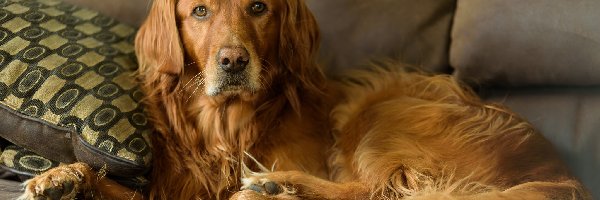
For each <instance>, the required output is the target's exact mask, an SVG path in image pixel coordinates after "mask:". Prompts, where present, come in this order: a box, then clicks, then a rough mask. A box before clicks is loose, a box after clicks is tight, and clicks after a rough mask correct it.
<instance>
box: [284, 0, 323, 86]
mask: <svg viewBox="0 0 600 200" xmlns="http://www.w3.org/2000/svg"><path fill="white" fill-rule="evenodd" d="M284 2H285V3H284V4H285V5H284V6H283V11H282V13H281V17H282V18H281V24H280V25H281V27H280V32H279V33H280V35H279V38H280V41H279V50H278V51H279V55H280V59H279V60H280V61H281V62H282V63H281V64H282V65H283V66H285V67H286V68H287V69H288V70H289V72H290V73H291V75H294V76H297V77H298V78H299V80H300V81H301V82H302V83H301V84H303V85H304V86H307V87H314V86H315V83H314V82H315V80H314V78H315V77H321V76H322V74H321V73H322V72H321V70H320V68H318V67H317V66H316V54H317V52H318V49H319V42H320V35H319V28H318V26H317V22H316V20H315V18H314V17H313V15H312V13H311V12H310V10H309V9H308V7H307V6H306V4H305V3H304V1H303V0H286V1H284ZM315 73H316V74H315Z"/></svg>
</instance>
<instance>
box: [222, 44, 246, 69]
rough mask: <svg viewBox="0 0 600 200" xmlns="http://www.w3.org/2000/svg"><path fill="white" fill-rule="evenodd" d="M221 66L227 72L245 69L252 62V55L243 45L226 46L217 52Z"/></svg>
mask: <svg viewBox="0 0 600 200" xmlns="http://www.w3.org/2000/svg"><path fill="white" fill-rule="evenodd" d="M217 62H218V64H219V67H220V68H221V69H222V70H223V71H225V72H227V73H232V74H233V73H238V72H241V71H244V69H246V66H247V65H248V63H249V62H250V55H248V51H246V49H245V48H243V47H224V48H221V49H220V50H219V53H218V54H217Z"/></svg>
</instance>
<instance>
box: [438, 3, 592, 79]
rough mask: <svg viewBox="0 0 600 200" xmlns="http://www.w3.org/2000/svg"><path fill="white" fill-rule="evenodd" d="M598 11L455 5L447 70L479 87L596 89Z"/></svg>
mask: <svg viewBox="0 0 600 200" xmlns="http://www.w3.org/2000/svg"><path fill="white" fill-rule="evenodd" d="M599 8H600V1H597V0H572V1H569V2H563V1H557V0H526V1H523V0H485V1H482V0H459V1H458V4H457V11H456V15H455V19H454V27H453V30H452V45H451V49H450V64H451V65H452V66H453V67H454V68H455V69H456V71H455V74H456V76H458V77H459V78H461V79H463V80H466V81H468V82H475V83H478V84H484V85H496V86H498V85H500V86H525V85H527V86H536V85H560V86H565V85H567V86H590V85H600V26H599V25H598V23H599V22H600V12H598V9H599Z"/></svg>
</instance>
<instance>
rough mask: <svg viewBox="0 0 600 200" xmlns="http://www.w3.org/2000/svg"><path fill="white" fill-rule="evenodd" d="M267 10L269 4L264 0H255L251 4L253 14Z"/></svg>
mask: <svg viewBox="0 0 600 200" xmlns="http://www.w3.org/2000/svg"><path fill="white" fill-rule="evenodd" d="M266 10H267V5H266V4H265V3H263V2H254V3H252V4H251V5H250V13H252V14H253V15H260V14H263V13H264V12H265V11H266Z"/></svg>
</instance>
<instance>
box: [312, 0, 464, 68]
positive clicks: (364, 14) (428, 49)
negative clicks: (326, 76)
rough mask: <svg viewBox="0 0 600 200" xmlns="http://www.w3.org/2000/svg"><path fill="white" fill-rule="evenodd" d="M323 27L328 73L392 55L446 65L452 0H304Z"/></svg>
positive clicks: (422, 63) (418, 62)
mask: <svg viewBox="0 0 600 200" xmlns="http://www.w3.org/2000/svg"><path fill="white" fill-rule="evenodd" d="M306 2H307V4H308V5H309V7H310V8H311V10H312V12H313V14H314V15H315V17H316V18H317V21H318V23H319V27H320V29H321V33H322V45H321V60H322V63H323V65H324V67H326V68H327V69H328V71H329V72H331V73H339V72H341V71H343V70H345V69H348V68H350V67H356V66H362V65H366V64H368V63H369V62H370V61H372V59H390V58H391V59H393V60H399V61H402V62H406V63H409V64H413V65H417V66H420V67H422V68H423V69H425V70H427V71H435V72H440V71H447V70H448V69H449V67H448V46H449V34H450V26H451V23H452V16H453V12H454V6H455V0H420V1H412V0H394V1H391V0H370V1H360V0H306Z"/></svg>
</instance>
